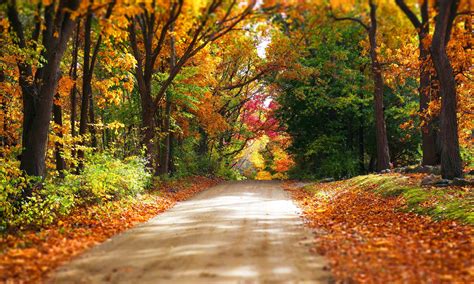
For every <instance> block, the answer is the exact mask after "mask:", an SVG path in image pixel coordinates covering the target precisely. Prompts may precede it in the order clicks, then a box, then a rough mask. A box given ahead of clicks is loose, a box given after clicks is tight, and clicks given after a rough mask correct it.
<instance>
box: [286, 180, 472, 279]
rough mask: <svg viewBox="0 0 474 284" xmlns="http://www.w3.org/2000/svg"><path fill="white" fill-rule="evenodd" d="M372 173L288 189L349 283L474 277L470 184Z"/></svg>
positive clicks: (337, 275)
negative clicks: (425, 182)
mask: <svg viewBox="0 0 474 284" xmlns="http://www.w3.org/2000/svg"><path fill="white" fill-rule="evenodd" d="M421 178H422V176H421V175H409V176H403V175H400V174H386V175H367V176H360V177H356V178H353V179H349V180H345V181H337V182H331V183H311V184H307V185H305V186H303V187H301V186H298V184H297V183H288V184H287V185H286V187H287V190H288V191H289V192H290V193H291V194H292V197H293V198H294V199H295V200H296V202H298V204H299V205H300V206H301V207H302V209H303V212H304V214H305V218H306V220H307V223H308V225H309V226H310V227H312V228H314V229H315V231H316V235H315V242H314V250H315V251H317V252H318V253H320V254H322V255H324V256H326V258H327V259H328V260H329V262H330V269H331V271H332V273H333V275H334V276H335V278H336V280H338V281H341V282H343V283H346V282H347V283H353V282H355V283H359V282H361V283H383V282H386V283H473V282H474V270H473V268H474V262H473V260H472V247H473V246H474V238H473V237H472V236H474V227H473V226H472V210H473V204H472V194H473V192H472V188H462V187H446V188H434V187H420V186H419V184H420V181H421Z"/></svg>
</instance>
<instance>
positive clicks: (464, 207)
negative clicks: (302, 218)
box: [313, 175, 474, 225]
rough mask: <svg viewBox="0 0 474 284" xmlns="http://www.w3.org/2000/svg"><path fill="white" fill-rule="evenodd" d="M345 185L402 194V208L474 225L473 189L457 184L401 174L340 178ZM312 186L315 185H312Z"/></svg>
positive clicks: (394, 194)
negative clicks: (428, 183)
mask: <svg viewBox="0 0 474 284" xmlns="http://www.w3.org/2000/svg"><path fill="white" fill-rule="evenodd" d="M343 187H344V188H353V189H355V190H360V189H362V190H368V191H372V192H375V193H377V194H379V195H381V196H383V197H387V198H388V197H399V196H402V197H403V198H404V199H405V200H406V205H405V206H404V207H402V208H400V210H401V211H405V212H414V213H417V214H422V215H429V216H431V217H432V218H433V219H435V220H443V219H447V220H456V221H459V222H462V223H465V224H470V225H474V190H473V189H472V188H471V189H468V190H465V189H462V188H459V187H445V188H435V187H421V186H420V185H419V182H416V181H414V180H413V179H410V178H408V177H406V176H401V175H365V176H358V177H355V178H352V179H349V180H347V181H344V182H343ZM313 188H314V186H313Z"/></svg>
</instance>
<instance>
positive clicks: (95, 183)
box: [0, 153, 151, 231]
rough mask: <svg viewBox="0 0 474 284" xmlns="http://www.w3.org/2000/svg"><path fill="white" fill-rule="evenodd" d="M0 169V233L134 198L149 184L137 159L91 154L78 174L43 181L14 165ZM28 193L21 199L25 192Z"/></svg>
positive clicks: (48, 222) (40, 224) (49, 222)
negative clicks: (78, 209)
mask: <svg viewBox="0 0 474 284" xmlns="http://www.w3.org/2000/svg"><path fill="white" fill-rule="evenodd" d="M3 162H5V163H4V165H5V166H4V167H2V168H0V182H1V191H0V208H1V211H0V217H1V218H0V219H1V223H0V231H4V230H7V229H14V228H22V227H37V226H44V225H48V224H51V223H52V222H53V221H54V220H56V219H57V218H58V217H60V216H63V215H66V214H68V213H70V212H71V210H72V209H73V208H75V207H77V206H85V205H90V204H95V203H104V202H107V201H110V200H116V199H120V198H124V197H126V196H134V195H136V194H137V193H140V192H142V191H143V190H144V189H145V188H146V187H148V186H149V184H150V182H151V174H150V173H149V172H148V171H146V169H145V162H144V160H143V159H141V158H138V157H129V158H126V159H124V160H120V159H117V158H114V157H113V156H111V155H110V154H107V153H103V154H97V155H92V156H91V157H90V158H89V159H88V160H87V162H86V164H85V168H84V172H83V173H81V174H80V175H74V174H69V173H68V174H66V176H65V177H64V178H63V179H60V178H48V179H46V180H45V181H41V180H38V179H37V178H32V177H24V176H23V175H22V173H21V172H20V171H19V170H18V165H16V164H17V163H13V162H8V161H3ZM27 188H28V189H31V190H32V194H31V195H30V196H28V197H26V198H25V197H24V194H23V193H24V191H25V189H27Z"/></svg>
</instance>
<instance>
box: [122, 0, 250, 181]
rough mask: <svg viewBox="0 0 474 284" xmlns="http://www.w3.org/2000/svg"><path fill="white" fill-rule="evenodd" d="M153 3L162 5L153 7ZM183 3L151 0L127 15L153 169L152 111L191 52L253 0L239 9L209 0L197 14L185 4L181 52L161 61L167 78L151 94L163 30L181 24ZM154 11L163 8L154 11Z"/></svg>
mask: <svg viewBox="0 0 474 284" xmlns="http://www.w3.org/2000/svg"><path fill="white" fill-rule="evenodd" d="M157 5H161V7H164V8H162V9H156V7H157ZM183 5H184V3H183V1H181V0H180V1H172V2H171V3H170V4H169V5H163V4H160V3H158V2H157V1H152V2H151V3H148V4H146V3H143V4H142V5H141V11H140V12H139V13H137V14H136V15H133V16H130V17H129V27H128V31H129V39H130V45H131V50H132V53H133V55H134V56H135V59H136V60H137V67H136V72H135V76H136V78H137V82H138V90H139V93H140V97H141V103H142V119H143V145H144V146H145V147H146V149H147V157H148V160H149V162H150V166H152V165H153V167H154V168H155V172H156V173H159V170H160V167H159V166H160V165H159V163H158V162H157V160H156V159H157V151H156V142H157V141H155V138H156V135H155V132H156V127H157V125H158V122H157V121H156V118H155V115H156V113H157V111H158V110H159V105H160V103H161V101H162V100H163V99H164V98H165V96H166V92H167V90H168V88H169V87H170V85H171V84H172V83H173V81H174V79H175V78H176V76H177V75H178V74H179V73H180V71H181V70H182V68H183V67H184V66H185V64H186V63H187V62H188V61H189V60H190V59H191V58H192V57H193V56H195V55H196V54H197V53H198V52H200V51H201V50H202V49H203V48H205V47H206V46H207V45H208V44H209V43H211V42H213V41H215V40H218V39H219V38H221V37H222V36H224V35H225V34H227V33H229V32H231V31H232V30H234V28H235V27H236V26H237V25H238V24H239V23H241V22H242V21H243V20H245V19H246V18H247V17H248V16H249V15H250V14H251V12H252V10H253V7H254V5H255V1H250V2H249V3H248V5H247V6H245V7H244V8H243V9H242V8H241V7H240V5H239V3H238V2H237V1H224V0H213V1H210V2H209V3H208V4H207V5H205V6H204V7H200V6H198V7H197V9H198V11H199V12H198V13H197V14H196V13H194V12H193V11H194V9H189V8H192V7H188V9H189V10H188V11H186V13H184V15H183V17H184V16H186V17H185V18H184V19H185V21H187V22H191V23H193V25H192V26H190V27H189V28H187V29H186V30H184V31H183V32H185V33H186V34H187V35H188V38H187V39H186V40H185V41H183V43H182V44H183V45H181V46H180V47H179V49H180V50H181V52H180V53H179V54H178V53H177V54H176V56H175V59H174V60H173V61H174V63H173V64H169V63H168V64H165V66H168V68H166V69H165V70H166V71H167V73H168V75H167V78H166V79H164V80H163V81H162V82H161V83H160V87H159V88H158V90H157V92H156V93H155V94H152V93H151V86H152V76H153V74H155V73H156V72H157V69H158V67H159V66H157V63H158V62H157V59H158V57H159V55H162V52H163V51H164V48H165V46H164V45H165V43H166V42H167V34H168V32H169V31H170V29H171V28H172V27H176V26H177V25H180V24H184V22H181V20H180V19H179V16H180V15H181V14H182V9H183ZM197 5H199V3H197ZM158 11H165V12H164V13H158ZM176 29H177V27H176ZM183 36H184V35H183ZM168 42H169V41H168ZM164 153H165V154H166V155H169V151H168V150H165V151H164ZM166 160H169V159H166ZM166 168H168V167H165V169H166ZM162 173H163V172H162Z"/></svg>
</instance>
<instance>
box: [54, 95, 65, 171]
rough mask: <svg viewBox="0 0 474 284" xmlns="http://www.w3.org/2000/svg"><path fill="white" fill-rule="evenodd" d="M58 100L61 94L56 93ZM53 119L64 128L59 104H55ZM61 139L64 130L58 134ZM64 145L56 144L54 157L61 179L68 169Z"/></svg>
mask: <svg viewBox="0 0 474 284" xmlns="http://www.w3.org/2000/svg"><path fill="white" fill-rule="evenodd" d="M56 100H59V93H56ZM53 119H54V123H55V124H57V125H59V126H61V128H62V126H63V115H62V108H61V105H59V104H53ZM57 135H58V137H59V138H63V132H62V129H61V130H60V131H59V133H57ZM62 152H63V144H62V143H60V142H56V143H54V156H55V159H56V170H57V171H58V172H59V176H60V177H61V178H63V177H64V170H65V169H66V162H65V161H64V158H63V153H62Z"/></svg>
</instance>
